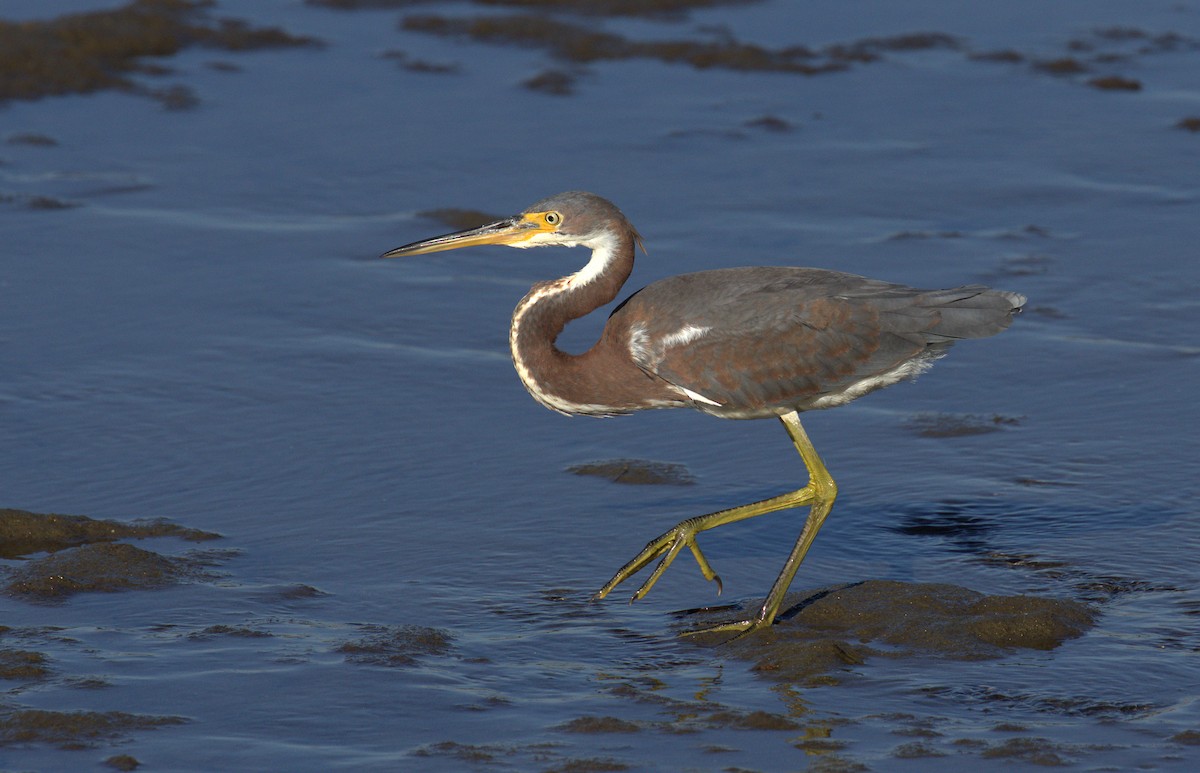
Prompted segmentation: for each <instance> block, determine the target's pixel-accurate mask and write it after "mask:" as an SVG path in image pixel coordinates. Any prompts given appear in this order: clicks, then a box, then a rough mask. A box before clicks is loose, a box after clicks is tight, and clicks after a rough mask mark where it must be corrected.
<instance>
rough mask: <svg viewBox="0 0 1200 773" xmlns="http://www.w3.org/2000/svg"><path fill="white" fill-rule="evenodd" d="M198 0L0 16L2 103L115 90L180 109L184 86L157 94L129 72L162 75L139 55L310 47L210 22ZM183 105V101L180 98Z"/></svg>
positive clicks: (273, 33)
mask: <svg viewBox="0 0 1200 773" xmlns="http://www.w3.org/2000/svg"><path fill="white" fill-rule="evenodd" d="M212 5H213V4H212V3H210V2H204V1H203V0H134V1H133V2H130V3H126V4H125V5H123V6H121V7H119V8H113V9H110V10H103V11H90V12H85V13H72V14H66V15H64V16H59V17H57V18H54V19H50V20H46V21H25V22H8V21H3V20H0V102H3V101H4V100H8V99H23V100H28V99H39V98H41V97H45V96H51V95H56V94H86V93H90V92H95V91H100V90H104V89H119V90H123V91H130V92H135V93H143V94H148V95H150V96H154V97H156V98H163V99H165V100H166V104H168V106H173V107H179V106H184V107H186V106H187V105H186V104H182V105H181V103H180V101H179V100H180V97H181V92H179V91H178V89H179V88H182V87H174V88H173V89H168V90H166V91H156V90H153V89H146V88H144V87H141V86H139V84H138V83H137V82H135V81H134V80H133V76H134V75H135V74H148V75H162V74H164V72H166V70H164V68H162V67H161V65H150V64H147V63H146V62H145V61H144V58H145V57H168V56H173V55H174V54H176V53H178V52H179V51H181V50H183V49H185V48H189V47H192V46H205V47H208V48H215V49H220V50H224V51H249V50H255V49H262V48H279V47H285V46H311V45H316V44H317V41H316V40H315V39H313V38H308V37H297V36H294V35H290V34H288V33H287V32H284V31H283V30H281V29H278V28H274V27H268V28H261V27H251V26H249V25H247V24H246V23H245V22H242V21H240V20H237V19H213V18H210V17H209V16H208V15H207V13H206V10H207V9H208V8H209V7H210V6H212ZM184 101H185V102H186V101H187V100H184Z"/></svg>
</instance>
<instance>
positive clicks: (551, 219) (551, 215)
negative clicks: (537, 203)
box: [545, 212, 562, 225]
mask: <svg viewBox="0 0 1200 773" xmlns="http://www.w3.org/2000/svg"><path fill="white" fill-rule="evenodd" d="M545 220H546V225H558V224H559V223H561V222H562V215H560V214H558V213H557V212H547V213H546V215H545Z"/></svg>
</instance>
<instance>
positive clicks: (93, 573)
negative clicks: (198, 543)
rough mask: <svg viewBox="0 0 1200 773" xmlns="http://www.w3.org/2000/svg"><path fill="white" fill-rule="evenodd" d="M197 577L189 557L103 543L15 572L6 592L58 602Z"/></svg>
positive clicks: (86, 546) (121, 544) (28, 563)
mask: <svg viewBox="0 0 1200 773" xmlns="http://www.w3.org/2000/svg"><path fill="white" fill-rule="evenodd" d="M196 573H197V571H196V569H195V567H194V566H193V563H192V562H191V561H188V560H187V559H182V558H169V557H167V556H161V555H159V554H158V553H154V552H151V551H149V550H142V549H141V548H139V547H135V546H133V545H126V544H124V543H111V544H110V543H101V544H96V545H81V546H79V547H76V548H68V549H66V550H61V551H59V552H57V553H54V554H52V555H49V556H47V557H45V558H40V559H37V560H33V561H29V562H27V563H26V564H24V565H23V566H21V567H19V568H18V569H16V570H15V571H13V572H12V574H11V575H10V577H9V579H8V582H6V583H5V585H4V586H3V588H4V592H5V593H7V594H9V595H11V596H18V597H24V598H26V599H28V600H40V601H57V600H62V599H65V598H66V597H68V596H73V595H74V594H76V593H96V592H100V593H113V592H116V591H125V590H152V589H155V588H164V587H166V586H168V585H174V584H175V583H177V582H179V581H180V580H182V579H185V578H188V577H191V576H194V575H195V574H196Z"/></svg>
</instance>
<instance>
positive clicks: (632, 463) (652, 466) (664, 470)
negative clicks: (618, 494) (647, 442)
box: [567, 459, 696, 486]
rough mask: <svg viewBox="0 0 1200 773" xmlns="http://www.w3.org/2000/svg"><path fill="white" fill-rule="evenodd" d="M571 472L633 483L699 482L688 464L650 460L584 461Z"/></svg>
mask: <svg viewBox="0 0 1200 773" xmlns="http://www.w3.org/2000/svg"><path fill="white" fill-rule="evenodd" d="M567 472H569V473H571V474H573V475H586V476H591V477H596V478H604V479H606V480H610V481H612V482H613V483H625V484H630V485H656V486H691V485H692V484H694V483H695V482H696V479H695V478H694V477H692V473H691V472H690V471H689V470H688V468H687V467H686V466H685V465H682V464H677V463H675V462H656V461H652V460H648V459H604V460H600V461H595V462H584V463H582V464H573V465H571V466H570V467H568V468H567Z"/></svg>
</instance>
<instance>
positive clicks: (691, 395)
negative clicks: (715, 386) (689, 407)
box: [671, 384, 721, 406]
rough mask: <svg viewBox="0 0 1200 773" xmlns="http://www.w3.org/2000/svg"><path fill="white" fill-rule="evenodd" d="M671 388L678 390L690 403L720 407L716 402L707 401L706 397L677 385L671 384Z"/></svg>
mask: <svg viewBox="0 0 1200 773" xmlns="http://www.w3.org/2000/svg"><path fill="white" fill-rule="evenodd" d="M671 386H672V387H674V388H675V389H678V390H679V391H680V392H682V393H683V394H684V395H685V396H686V397H687V398H688V399H689V400H691V401H692V402H695V403H706V404H708V405H716V406H720V405H721V404H720V403H718V402H717V401H716V400H709V399H708V398H707V397H705V396H704V395H702V394H700V393H699V392H693V391H692V390H690V389H688V388H687V387H681V386H679V385H678V384H672V385H671Z"/></svg>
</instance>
